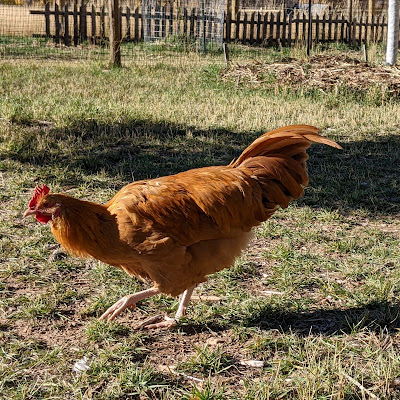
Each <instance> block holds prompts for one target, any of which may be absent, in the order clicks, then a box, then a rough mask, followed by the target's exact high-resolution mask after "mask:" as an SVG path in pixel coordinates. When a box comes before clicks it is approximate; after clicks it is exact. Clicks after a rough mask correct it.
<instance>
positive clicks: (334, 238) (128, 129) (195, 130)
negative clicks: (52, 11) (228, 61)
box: [0, 47, 400, 400]
mask: <svg viewBox="0 0 400 400" xmlns="http://www.w3.org/2000/svg"><path fill="white" fill-rule="evenodd" d="M140 51H144V50H143V49H142V50H140ZM158 51H159V56H160V57H158V58H156V57H154V56H152V57H145V58H143V59H141V60H142V61H143V62H141V60H139V59H138V60H136V61H133V60H127V59H125V61H124V68H122V69H120V70H109V69H107V67H106V62H105V61H104V62H103V61H101V60H95V61H94V60H87V61H80V62H76V61H73V60H71V61H66V60H63V61H59V60H32V59H30V60H26V59H23V58H20V59H18V60H13V61H10V60H6V59H4V60H2V61H1V62H0V73H1V76H2V80H1V81H0V93H1V96H0V116H1V119H0V177H1V179H0V187H1V189H2V190H1V192H0V193H1V194H0V196H1V197H0V201H1V208H0V213H1V218H0V250H1V256H0V257H1V267H0V277H1V279H0V302H1V308H0V309H1V310H2V311H1V314H0V349H1V353H0V354H1V356H0V393H1V396H3V398H7V399H45V398H52V399H90V398H92V399H127V398H135V399H146V398H148V399H246V400H250V399H257V400H259V399H282V398H289V399H330V398H334V399H341V398H343V399H363V398H368V396H369V394H368V393H370V394H371V393H372V394H373V395H375V396H377V397H379V398H382V399H383V398H398V397H399V396H400V357H399V355H398V349H399V346H400V336H399V328H400V319H399V311H398V310H399V308H398V307H399V301H398V298H399V293H400V284H399V282H400V269H399V266H400V265H399V260H400V250H399V249H400V222H399V211H400V206H399V204H400V201H399V200H400V199H399V187H400V182H399V174H398V171H397V170H398V165H399V161H400V140H399V131H398V114H399V111H400V110H399V108H400V104H399V102H398V101H397V100H396V99H391V98H389V99H387V100H386V101H385V102H380V103H379V102H376V101H375V100H374V97H373V95H372V94H371V96H369V95H368V93H367V92H368V90H369V88H365V92H366V95H365V96H361V97H355V96H353V95H351V93H346V91H340V92H339V93H335V92H332V93H330V92H326V93H325V94H321V93H318V94H317V93H314V92H312V91H307V90H304V91H298V90H292V88H291V87H290V86H289V85H288V84H282V83H280V82H276V85H275V86H276V87H280V90H275V89H274V88H269V89H265V88H252V87H246V86H237V85H235V84H234V83H233V82H229V81H226V80H223V79H222V78H221V72H222V71H223V69H224V68H225V66H224V65H223V63H222V60H221V56H220V55H216V54H209V55H207V56H202V57H199V56H197V55H194V54H190V53H189V54H185V55H178V56H175V57H171V56H170V55H169V54H168V55H166V53H163V52H162V50H161V49H159V50H158ZM163 51H164V50H163ZM165 51H166V50H165ZM318 51H321V53H322V54H323V52H322V50H318ZM324 51H328V53H329V54H341V53H342V52H343V49H333V50H332V49H331V50H324ZM141 54H143V52H142V53H141ZM164 55H165V57H164ZM231 55H232V57H233V62H242V61H246V60H247V61H250V60H251V59H253V58H254V57H258V58H263V60H266V61H267V62H268V61H271V62H272V61H277V60H279V59H280V58H281V59H283V58H287V57H289V56H290V57H294V58H296V59H302V57H305V56H304V54H303V53H302V52H301V51H300V50H299V49H294V50H292V51H291V52H288V51H287V50H284V52H283V53H280V52H278V51H275V50H265V51H257V52H255V50H252V49H247V48H245V49H244V48H240V47H235V48H232V51H231ZM352 55H353V56H354V55H355V53H354V52H353V53H352ZM381 56H382V55H381V54H380V53H379V49H376V55H375V59H376V62H379V61H380V58H379V57H381ZM371 99H372V100H371ZM292 123H308V124H314V125H317V126H319V127H321V128H324V134H325V135H326V136H329V137H330V138H332V139H335V140H338V141H339V142H340V143H341V144H342V145H343V147H344V150H343V151H341V152H339V151H337V150H334V149H328V148H325V147H322V146H315V147H313V148H312V149H311V150H310V161H309V174H310V179H311V181H310V186H309V187H308V188H307V189H306V192H305V195H304V197H303V198H302V199H301V200H299V201H298V202H297V203H295V204H292V205H290V207H289V208H288V209H287V210H284V211H279V212H277V213H276V214H275V215H274V217H273V218H272V219H271V220H269V221H267V222H266V223H264V224H263V225H262V226H260V227H258V228H257V229H256V230H255V236H254V239H253V241H252V243H251V245H250V247H249V249H248V250H247V251H246V252H245V253H244V254H243V256H242V258H241V259H239V260H237V262H236V263H235V265H234V266H233V267H232V268H230V269H228V270H224V271H221V272H220V273H218V274H216V275H214V276H212V277H211V278H210V280H209V281H208V282H207V283H206V284H203V285H202V286H200V287H199V288H197V289H196V293H195V294H197V295H198V296H200V298H201V297H203V298H204V297H205V296H210V295H214V296H218V297H219V298H220V300H217V301H207V300H203V301H201V300H194V301H192V302H191V304H190V306H189V310H188V311H189V312H188V315H187V317H186V318H185V319H183V320H182V321H181V322H180V324H179V326H178V327H177V328H176V329H175V330H172V331H167V332H165V331H154V332H151V331H150V332H148V331H142V330H137V329H136V328H135V327H136V326H137V325H138V323H139V322H140V321H141V320H143V319H145V318H147V317H148V316H151V315H154V314H157V313H159V312H161V313H169V314H170V315H171V314H173V313H174V312H175V310H176V308H177V299H171V298H168V297H166V296H156V297H154V298H153V299H149V300H145V301H142V302H141V303H140V304H138V307H137V309H136V310H134V311H126V312H125V313H123V315H121V316H120V317H119V318H118V319H117V320H116V321H115V322H113V323H104V322H101V321H98V320H97V317H98V316H99V315H101V313H102V312H103V311H104V310H105V309H106V308H107V307H108V306H109V305H111V304H112V303H113V302H114V301H116V300H117V299H118V298H120V297H122V296H124V295H125V294H128V293H131V292H134V291H137V290H140V289H142V288H144V287H146V285H145V284H143V283H141V282H138V281H136V280H134V279H131V278H128V277H127V276H126V275H125V274H124V273H122V272H120V271H117V270H116V269H114V268H112V267H109V266H107V265H104V264H102V263H100V262H97V261H95V260H80V259H77V258H73V257H70V256H65V255H63V254H62V253H61V254H60V253H57V251H56V250H57V247H56V246H54V244H55V241H54V238H53V237H52V235H51V233H50V232H49V229H48V227H47V226H42V225H40V224H37V223H35V221H33V220H23V219H22V213H23V211H24V209H25V208H26V205H27V202H28V200H29V198H30V195H31V190H32V188H33V187H34V185H35V184H36V183H38V182H41V183H42V182H45V183H46V184H48V185H49V186H50V187H51V188H52V189H53V190H55V191H64V192H68V193H70V194H72V195H74V196H77V197H81V198H85V199H90V200H93V201H98V202H104V201H106V200H108V199H109V198H110V197H111V196H112V195H113V193H115V191H116V190H118V189H119V188H120V187H121V186H123V185H124V184H126V183H128V182H130V181H132V180H133V179H144V178H149V177H156V176H160V175H166V174H171V173H175V172H178V171H182V170H186V169H189V168H195V167H201V166H206V165H213V164H216V165H218V164H226V163H228V162H229V161H230V160H231V159H232V158H234V157H237V156H238V154H239V153H240V151H241V150H242V149H243V148H244V147H245V146H246V145H248V144H249V143H250V142H251V141H252V140H253V139H254V138H255V137H257V136H258V135H259V134H261V133H262V132H264V131H266V130H268V129H273V128H275V127H278V126H282V125H286V124H292ZM83 357H87V364H88V366H89V367H90V368H89V369H88V370H87V371H83V372H74V371H73V370H72V367H73V365H74V364H75V363H76V362H77V361H78V360H81V359H83ZM243 360H258V361H263V362H264V366H263V367H262V368H254V367H253V368H252V367H249V366H246V365H242V364H241V361H243ZM354 382H356V383H358V385H357V384H356V383H354ZM1 396H0V397H1Z"/></svg>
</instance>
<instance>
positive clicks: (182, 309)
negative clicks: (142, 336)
mask: <svg viewBox="0 0 400 400" xmlns="http://www.w3.org/2000/svg"><path fill="white" fill-rule="evenodd" d="M195 287H196V286H192V287H190V288H188V289H186V290H185V291H184V292H183V295H182V298H181V301H180V303H179V307H178V311H177V312H176V314H175V317H174V318H170V317H167V316H164V318H163V319H164V320H163V321H161V322H156V321H158V320H159V319H160V317H161V318H162V316H160V315H157V316H155V317H151V318H149V319H147V320H146V321H144V322H143V323H142V324H141V327H142V328H146V329H157V328H172V327H173V326H175V325H176V324H177V322H178V320H179V318H181V317H183V316H184V315H185V314H186V309H187V306H188V304H189V301H190V298H191V297H192V293H193V290H194V288H195ZM158 293H160V291H159V290H158V289H157V288H155V287H152V288H151V289H147V290H143V291H141V292H138V293H134V294H129V295H127V296H124V297H122V299H120V300H118V301H117V302H116V303H115V304H114V305H112V306H111V307H110V308H108V309H107V311H106V312H105V313H104V314H103V315H102V316H101V317H100V320H107V321H112V320H114V319H115V318H116V317H117V316H118V315H119V314H121V313H122V311H124V310H126V309H127V308H133V309H135V308H136V303H137V302H138V301H140V300H143V299H147V298H148V297H151V296H154V295H156V294H158Z"/></svg>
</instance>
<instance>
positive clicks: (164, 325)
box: [139, 314, 178, 329]
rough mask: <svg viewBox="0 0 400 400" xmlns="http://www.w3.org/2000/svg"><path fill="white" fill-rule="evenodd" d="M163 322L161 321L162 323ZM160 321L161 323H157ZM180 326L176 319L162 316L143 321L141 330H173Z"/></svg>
mask: <svg viewBox="0 0 400 400" xmlns="http://www.w3.org/2000/svg"><path fill="white" fill-rule="evenodd" d="M160 320H161V321H160ZM157 321H160V322H157ZM177 324H178V321H177V320H176V319H175V318H170V317H167V316H166V315H165V316H163V315H161V314H158V315H155V316H154V317H151V318H148V319H146V320H145V321H143V322H142V323H141V324H140V326H139V328H144V329H169V328H173V327H174V326H176V325H177Z"/></svg>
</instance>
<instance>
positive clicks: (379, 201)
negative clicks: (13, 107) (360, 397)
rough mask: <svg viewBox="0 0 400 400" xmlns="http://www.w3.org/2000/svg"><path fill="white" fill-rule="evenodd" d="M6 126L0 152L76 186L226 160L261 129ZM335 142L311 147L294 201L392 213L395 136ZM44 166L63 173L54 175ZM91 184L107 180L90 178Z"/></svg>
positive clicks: (396, 193)
mask: <svg viewBox="0 0 400 400" xmlns="http://www.w3.org/2000/svg"><path fill="white" fill-rule="evenodd" d="M12 129H13V135H12V136H13V137H12V138H11V139H10V142H9V145H8V149H7V150H5V151H3V152H2V153H1V154H0V157H1V158H2V159H11V160H14V161H17V162H20V163H22V164H27V165H29V166H30V167H33V168H38V177H37V179H38V180H42V179H43V180H46V179H47V180H49V179H55V180H56V181H57V183H58V184H60V185H61V186H69V185H77V184H81V183H82V182H81V179H82V178H81V177H82V173H85V174H97V173H99V172H100V171H103V172H104V173H106V174H107V175H108V176H110V177H113V178H116V183H117V184H116V187H118V186H119V185H121V186H122V185H123V184H125V183H127V182H130V181H132V180H140V179H146V178H154V177H157V176H163V175H169V174H173V173H177V172H180V171H183V170H187V169H191V168H198V167H204V166H209V165H224V164H225V165H226V164H228V163H229V162H230V161H231V160H232V159H233V158H235V157H237V156H238V155H239V154H240V153H241V151H242V150H243V149H244V148H245V147H246V146H247V145H249V144H250V143H251V141H252V140H254V139H255V138H256V137H257V136H259V135H260V134H262V133H263V132H258V133H256V134H254V133H248V134H246V133H239V132H233V131H228V130H222V129H214V130H211V129H210V130H207V131H202V130H198V129H196V128H193V127H190V126H174V125H170V124H155V123H151V122H148V121H137V120H133V121H126V122H123V123H119V124H115V125H107V124H101V123H98V122H97V121H88V122H85V121H83V122H77V123H75V124H74V125H72V126H71V127H69V128H64V129H55V128H54V127H52V126H51V123H46V122H43V121H38V122H32V121H27V122H26V123H23V122H20V123H19V124H13V126H12ZM343 147H344V150H343V151H338V150H336V149H332V148H329V147H327V146H322V145H316V146H312V148H311V149H310V150H309V153H310V160H309V174H310V185H309V187H308V188H307V189H306V193H305V196H304V197H303V198H302V199H300V200H299V204H301V205H306V206H310V207H313V208H319V207H327V208H331V209H334V208H338V209H339V210H340V211H341V212H344V213H346V212H347V211H350V210H359V209H364V210H366V211H368V212H371V213H377V214H383V215H387V214H396V213H399V212H400V190H399V188H400V174H399V172H398V165H400V137H399V136H397V135H391V136H384V137H377V138H376V139H373V140H371V139H370V140H362V141H354V142H349V143H345V144H343ZM46 167H50V168H46ZM51 167H58V168H63V169H65V170H66V171H68V172H66V173H65V174H64V175H63V176H58V175H57V176H55V175H54V174H53V173H52V168H51ZM33 184H34V182H32V185H33ZM96 185H107V183H106V182H104V181H103V182H94V183H93V186H94V187H96Z"/></svg>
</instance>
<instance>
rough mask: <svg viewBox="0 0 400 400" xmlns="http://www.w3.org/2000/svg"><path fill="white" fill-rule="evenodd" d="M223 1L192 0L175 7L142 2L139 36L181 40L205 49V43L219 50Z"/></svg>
mask: <svg viewBox="0 0 400 400" xmlns="http://www.w3.org/2000/svg"><path fill="white" fill-rule="evenodd" d="M224 11H225V0H214V1H212V2H211V1H209V0H208V1H207V0H196V1H190V2H187V3H186V4H185V5H178V4H177V3H176V2H173V3H169V4H164V5H162V4H161V2H160V1H157V2H154V0H143V5H142V16H143V37H144V40H145V41H155V40H161V39H166V38H169V40H171V39H172V40H174V39H177V38H178V39H181V40H184V41H186V42H189V43H190V42H191V43H193V44H195V45H196V46H197V47H198V48H201V49H203V50H204V49H206V48H207V46H208V45H209V44H213V43H215V44H217V46H219V47H222V43H223V39H224V36H223V33H224V21H225V20H224V14H225V12H224Z"/></svg>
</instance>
